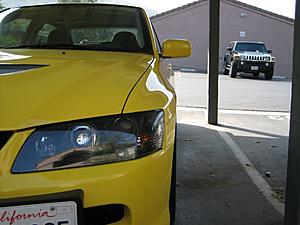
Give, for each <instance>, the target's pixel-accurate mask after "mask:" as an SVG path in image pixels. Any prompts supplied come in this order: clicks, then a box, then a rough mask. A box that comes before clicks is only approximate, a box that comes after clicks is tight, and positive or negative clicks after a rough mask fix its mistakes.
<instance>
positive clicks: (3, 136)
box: [0, 131, 13, 150]
mask: <svg viewBox="0 0 300 225" xmlns="http://www.w3.org/2000/svg"><path fill="white" fill-rule="evenodd" d="M12 134H13V132H12V131H0V150H1V149H2V148H3V146H4V145H5V144H6V143H7V141H8V140H9V138H10V137H11V136H12Z"/></svg>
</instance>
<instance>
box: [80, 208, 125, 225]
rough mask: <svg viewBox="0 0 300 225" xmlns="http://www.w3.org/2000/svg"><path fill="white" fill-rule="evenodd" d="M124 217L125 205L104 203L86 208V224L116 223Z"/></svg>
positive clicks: (104, 224) (105, 224) (102, 224)
mask: <svg viewBox="0 0 300 225" xmlns="http://www.w3.org/2000/svg"><path fill="white" fill-rule="evenodd" d="M123 217H124V206H123V205H104V206H98V207H92V208H86V209H84V224H87V225H107V224H111V223H116V222H118V221H120V220H122V219H123Z"/></svg>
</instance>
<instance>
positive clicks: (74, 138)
mask: <svg viewBox="0 0 300 225" xmlns="http://www.w3.org/2000/svg"><path fill="white" fill-rule="evenodd" d="M163 136H164V113H163V111H161V110H156V111H149V112H142V113H132V114H123V115H117V116H108V117H101V118H96V119H87V120H81V121H75V122H68V123H63V124H58V125H52V126H49V127H44V128H41V129H37V130H36V131H34V132H33V133H32V134H31V135H30V137H29V138H28V139H27V140H26V142H25V144H24V145H23V147H22V148H21V150H20V152H19V154H18V156H17V158H16V160H15V163H14V165H13V168H12V172H13V173H24V172H34V171H44V170H54V169H63V168H73V167H81V166H90V165H99V164H106V163H113V162H121V161H127V160H132V159H137V158H141V157H143V156H146V155H148V154H150V153H153V152H155V151H158V150H160V149H162V146H163Z"/></svg>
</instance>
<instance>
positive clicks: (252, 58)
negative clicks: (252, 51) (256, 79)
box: [246, 55, 266, 61]
mask: <svg viewBox="0 0 300 225" xmlns="http://www.w3.org/2000/svg"><path fill="white" fill-rule="evenodd" d="M246 60H251V61H266V57H265V56H255V55H246Z"/></svg>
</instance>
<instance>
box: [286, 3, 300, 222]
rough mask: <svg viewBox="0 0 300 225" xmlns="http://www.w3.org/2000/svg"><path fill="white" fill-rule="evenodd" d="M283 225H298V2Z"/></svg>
mask: <svg viewBox="0 0 300 225" xmlns="http://www.w3.org/2000/svg"><path fill="white" fill-rule="evenodd" d="M293 65H294V66H293V85H292V108H291V121H290V140H289V155H288V173H287V189H286V207H285V225H300V66H299V65H300V0H297V1H296V17H295V31H294V64H293Z"/></svg>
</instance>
